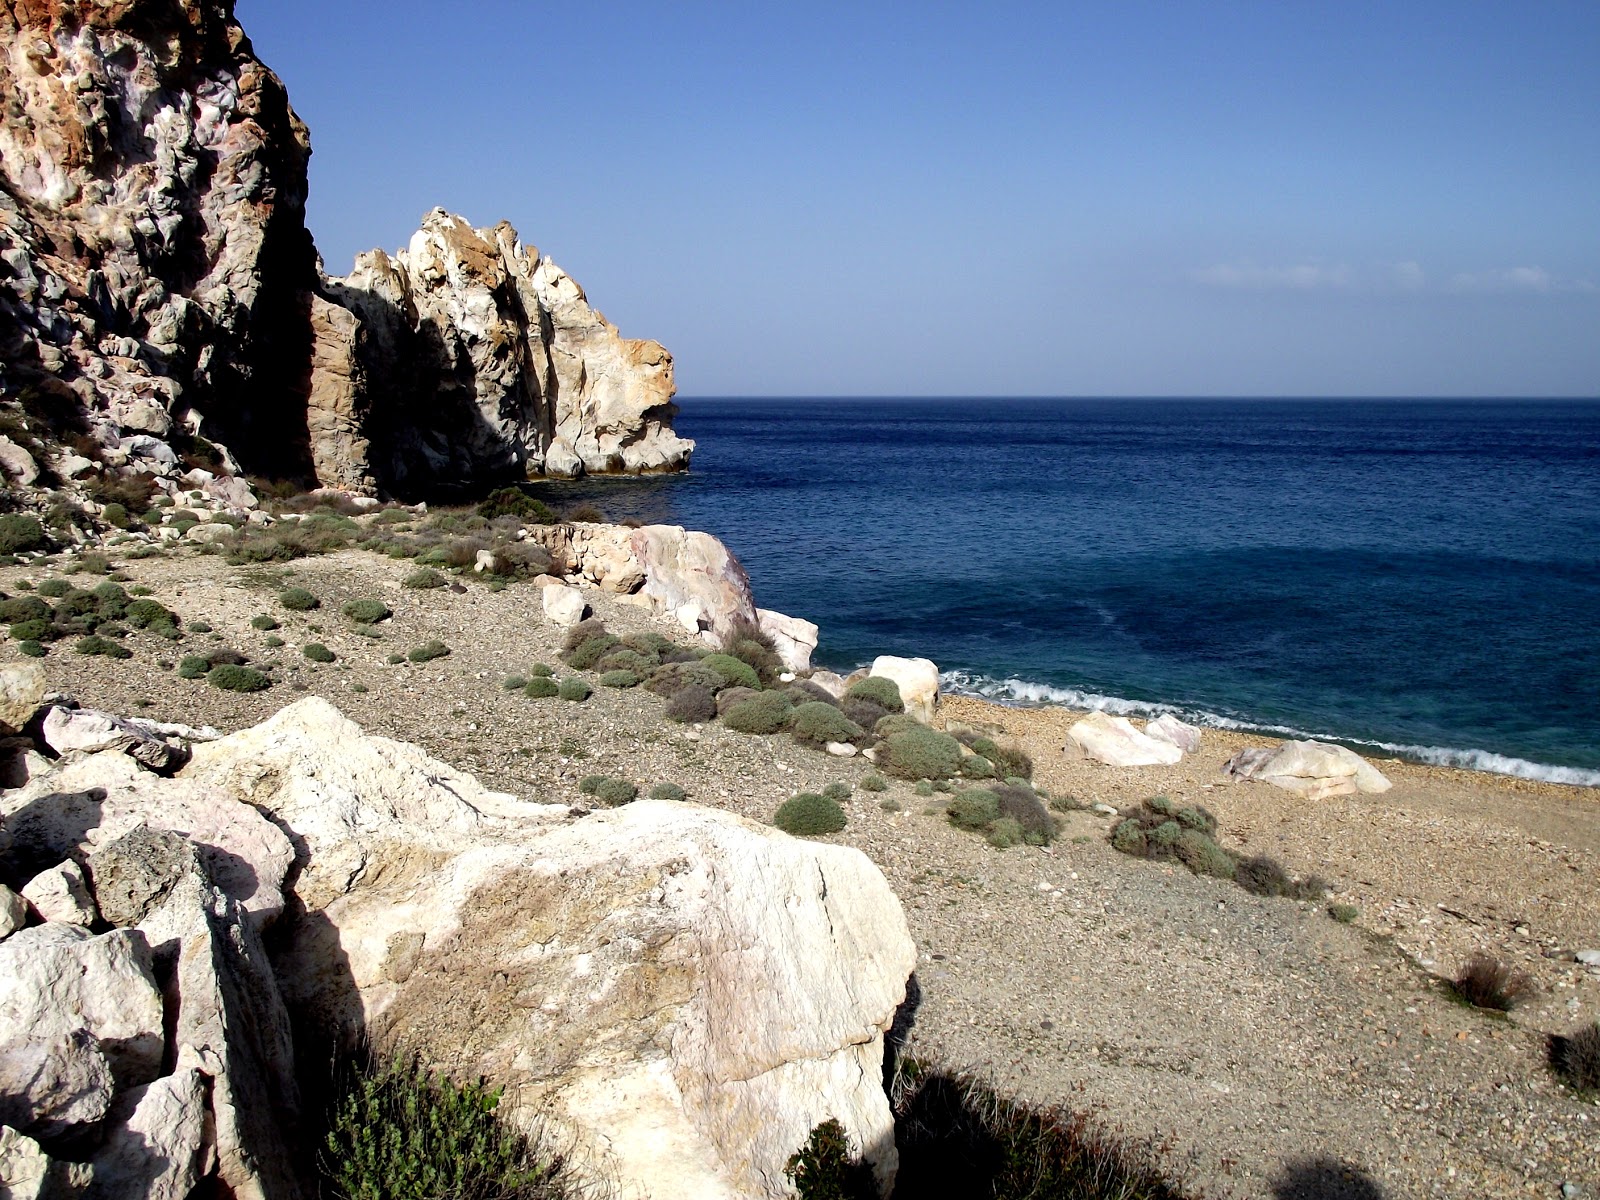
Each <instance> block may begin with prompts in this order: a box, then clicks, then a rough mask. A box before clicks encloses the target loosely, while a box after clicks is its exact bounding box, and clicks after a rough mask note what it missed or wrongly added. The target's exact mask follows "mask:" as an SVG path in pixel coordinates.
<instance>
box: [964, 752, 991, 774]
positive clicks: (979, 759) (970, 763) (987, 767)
mask: <svg viewBox="0 0 1600 1200" xmlns="http://www.w3.org/2000/svg"><path fill="white" fill-rule="evenodd" d="M961 773H962V774H963V775H965V776H966V777H967V778H968V779H993V778H994V764H993V763H992V762H990V761H989V760H988V759H987V758H985V757H984V756H983V755H981V754H969V755H967V756H966V757H965V758H963V759H962V760H961Z"/></svg>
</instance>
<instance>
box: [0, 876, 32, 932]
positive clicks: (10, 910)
mask: <svg viewBox="0 0 1600 1200" xmlns="http://www.w3.org/2000/svg"><path fill="white" fill-rule="evenodd" d="M27 923H28V902H27V901H26V900H24V899H23V898H22V897H21V896H19V895H17V894H16V893H15V892H13V891H12V890H11V889H10V888H8V887H7V886H6V885H5V884H3V883H0V940H4V939H5V938H8V937H10V936H11V935H12V934H13V933H15V932H16V931H17V930H19V929H21V928H22V927H23V926H24V925H26V924H27Z"/></svg>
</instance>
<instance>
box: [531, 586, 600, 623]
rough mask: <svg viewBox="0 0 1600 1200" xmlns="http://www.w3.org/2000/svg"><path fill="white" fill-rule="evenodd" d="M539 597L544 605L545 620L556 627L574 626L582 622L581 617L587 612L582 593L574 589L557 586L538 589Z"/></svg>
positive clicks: (586, 604)
mask: <svg viewBox="0 0 1600 1200" xmlns="http://www.w3.org/2000/svg"><path fill="white" fill-rule="evenodd" d="M540 597H541V602H542V603H543V605H544V615H545V618H546V619H547V620H550V621H554V622H555V623H556V624H557V625H563V626H572V625H576V624H577V623H578V622H579V621H581V620H583V615H584V614H585V613H586V612H588V611H589V605H588V602H587V601H585V600H584V598H583V593H582V592H581V591H580V590H578V589H577V588H575V587H564V586H562V585H560V584H557V585H556V586H555V587H547V588H542V589H540Z"/></svg>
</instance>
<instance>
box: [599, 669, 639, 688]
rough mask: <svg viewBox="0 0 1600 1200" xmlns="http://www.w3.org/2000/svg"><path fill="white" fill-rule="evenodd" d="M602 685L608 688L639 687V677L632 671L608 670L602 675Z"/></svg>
mask: <svg viewBox="0 0 1600 1200" xmlns="http://www.w3.org/2000/svg"><path fill="white" fill-rule="evenodd" d="M600 686H601V687H608V688H631V687H638V686H639V677H638V676H637V675H635V674H634V673H633V672H632V671H607V672H606V673H605V674H604V675H602V676H600Z"/></svg>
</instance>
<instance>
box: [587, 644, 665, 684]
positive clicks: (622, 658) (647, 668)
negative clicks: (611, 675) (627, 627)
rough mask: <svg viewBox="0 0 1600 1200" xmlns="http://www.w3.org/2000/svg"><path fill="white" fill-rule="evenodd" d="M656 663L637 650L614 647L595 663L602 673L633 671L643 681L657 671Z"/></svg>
mask: <svg viewBox="0 0 1600 1200" xmlns="http://www.w3.org/2000/svg"><path fill="white" fill-rule="evenodd" d="M656 665H657V664H656V661H655V659H653V658H646V657H645V656H644V655H642V654H640V653H639V652H638V651H636V650H629V649H628V648H627V647H626V646H613V647H612V648H611V649H610V650H608V651H607V652H606V653H605V654H604V655H603V656H602V657H601V659H600V661H599V662H597V663H595V666H596V668H598V669H599V670H601V671H632V672H633V673H634V674H635V675H637V676H639V678H640V679H643V678H644V677H645V676H646V675H648V674H649V673H650V672H651V671H653V670H655V669H656Z"/></svg>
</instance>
